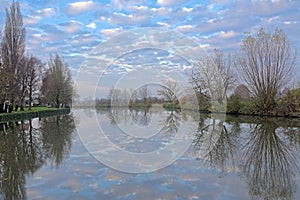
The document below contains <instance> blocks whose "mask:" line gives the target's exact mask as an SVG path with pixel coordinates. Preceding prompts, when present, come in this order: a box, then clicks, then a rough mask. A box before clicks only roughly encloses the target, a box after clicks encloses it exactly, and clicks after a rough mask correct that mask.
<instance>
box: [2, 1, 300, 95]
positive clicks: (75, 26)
mask: <svg viewBox="0 0 300 200" xmlns="http://www.w3.org/2000/svg"><path fill="white" fill-rule="evenodd" d="M10 2H11V1H7V0H0V29H1V30H3V27H4V22H5V8H7V7H9V5H10ZM19 3H20V5H21V11H22V14H23V20H24V26H25V27H26V47H27V54H33V55H36V56H38V57H39V58H41V59H42V60H43V61H45V62H46V61H47V59H48V58H49V56H50V54H54V53H58V54H60V55H61V56H62V57H63V59H64V61H65V62H67V63H68V64H69V65H70V67H71V69H72V74H73V75H74V77H75V79H76V77H85V79H86V80H83V79H84V78H82V80H79V79H78V83H79V84H78V85H81V86H83V85H85V84H86V85H85V87H82V89H79V91H81V92H82V93H84V92H85V93H86V94H84V96H86V95H88V94H90V93H91V92H94V91H95V90H98V89H99V88H100V90H101V88H102V92H104V89H103V88H105V87H106V86H108V85H109V83H108V82H109V80H114V81H113V84H115V83H116V82H118V80H120V79H122V77H123V76H124V73H129V72H131V71H133V70H134V69H135V66H136V65H137V63H141V62H143V61H144V60H145V58H147V60H151V59H150V58H153V60H152V61H151V62H148V61H147V62H146V63H145V64H142V65H140V66H141V68H144V67H145V66H146V65H147V66H149V65H163V67H160V68H159V69H160V71H162V69H164V70H165V69H170V66H172V67H173V69H176V70H182V69H183V70H184V69H185V68H186V67H187V64H186V62H189V61H191V60H192V59H193V58H190V57H189V58H188V59H186V57H184V56H185V55H184V56H181V61H178V59H176V56H174V55H175V54H176V53H178V51H179V50H180V49H181V48H184V47H185V46H184V45H183V44H178V41H182V42H187V43H188V44H189V45H194V44H197V45H198V46H199V48H201V51H206V52H210V51H211V50H212V49H214V48H218V49H220V50H223V51H224V52H231V53H235V52H238V51H239V49H240V45H241V41H242V39H243V37H244V36H245V33H246V32H250V33H253V34H254V33H256V32H257V31H258V30H259V29H260V28H265V29H266V30H267V31H274V29H275V28H276V27H279V28H281V29H283V31H284V32H285V33H286V35H287V37H288V40H289V41H290V44H291V47H292V49H295V50H298V51H299V49H300V39H299V33H300V28H299V20H300V1H299V0H232V1H230V0H208V1H204V0H111V1H109V0H101V1H96V0H88V1H84V0H60V1H55V0H47V1H45V0H28V1H24V0H19ZM136 30H138V31H136ZM151 31H152V34H149V35H148V32H151ZM142 33H143V34H142ZM144 36H147V37H148V38H147V39H145V40H143V37H144ZM182 37H185V39H186V40H181V39H182ZM128 38H133V40H131V39H128ZM149 38H150V39H149ZM118 40H122V41H118ZM137 40H139V41H140V43H138V42H136V41H137ZM145 41H146V42H145ZM154 41H156V42H161V44H156V45H155V44H154ZM166 41H167V42H166ZM121 42H122V43H121ZM141 43H145V44H144V45H141ZM116 44H119V47H118V45H116ZM151 44H152V46H151ZM172 44H173V46H175V47H173V46H172ZM126 45H128V46H126ZM124 46H126V47H128V48H125V49H126V50H127V51H125V49H122V48H123V47H124ZM117 47H118V48H117ZM104 48H107V49H104ZM120 48H121V50H120ZM168 48H169V49H168ZM95 49H96V51H98V52H97V55H100V53H101V54H103V53H104V54H105V53H108V54H109V52H110V51H108V50H109V49H111V50H114V51H118V50H120V52H122V53H123V54H122V55H121V54H111V55H109V56H106V58H107V57H110V58H109V59H108V60H107V61H105V62H102V61H99V60H98V61H94V62H92V61H91V59H92V58H91V54H92V53H91V52H94V53H95ZM149 49H150V50H151V49H152V54H150V53H149ZM170 49H171V50H172V51H175V54H174V52H171V51H170ZM131 50H134V51H135V52H136V54H135V55H132V51H131ZM198 50H199V49H198ZM116 56H117V57H116ZM299 56H300V53H298V55H297V58H296V60H297V63H296V72H295V75H296V76H295V79H299V77H300V58H299ZM104 57H105V56H104ZM102 59H103V57H102ZM130 60H135V63H133V62H131V61H130ZM125 61H126V62H127V63H124V62H125ZM97 63H98V64H97ZM99 63H101V65H105V64H106V65H108V66H109V67H107V66H100V64H99ZM112 63H113V64H112ZM176 63H177V64H176ZM87 65H88V66H87ZM90 68H93V69H95V70H94V72H92V71H93V70H91V69H90ZM146 68H147V67H146ZM150 68H151V67H150ZM116 69H117V70H116ZM151 70H153V67H152V68H151ZM95 71H97V72H98V74H97V75H96V76H95V77H94V78H95V79H93V78H90V77H89V75H90V74H91V73H95ZM78 72H79V73H81V74H79V76H78V74H77V73H78ZM146 73H147V72H146ZM107 74H111V75H110V77H108V76H107ZM167 74H168V72H167V73H165V75H164V76H165V77H166V76H167ZM154 76H156V75H154ZM96 77H98V78H97V80H96ZM105 77H106V78H105ZM143 77H145V75H144V76H143ZM87 80H93V81H92V83H90V87H88V85H89V84H88V83H86V81H87ZM115 80H116V82H115ZM95 81H96V82H95ZM150 81H151V80H150ZM152 81H156V80H152ZM99 83H100V86H99ZM95 84H96V85H97V84H98V86H97V88H96V89H95V88H94V87H92V86H91V85H95ZM110 85H111V83H110ZM102 86H103V87H102ZM136 87H138V86H136ZM83 88H85V89H83Z"/></svg>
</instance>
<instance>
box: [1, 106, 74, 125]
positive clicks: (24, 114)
mask: <svg viewBox="0 0 300 200" xmlns="http://www.w3.org/2000/svg"><path fill="white" fill-rule="evenodd" d="M69 113H70V108H47V107H34V108H33V110H31V111H29V110H26V111H17V112H12V113H1V114H0V123H3V122H11V121H20V120H24V119H32V118H36V117H49V116H54V115H66V114H69Z"/></svg>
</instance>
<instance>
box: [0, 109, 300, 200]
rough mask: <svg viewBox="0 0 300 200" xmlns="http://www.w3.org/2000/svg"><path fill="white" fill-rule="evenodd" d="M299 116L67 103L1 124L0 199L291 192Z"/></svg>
mask: <svg viewBox="0 0 300 200" xmlns="http://www.w3.org/2000/svg"><path fill="white" fill-rule="evenodd" d="M299 155H300V120H299V119H287V118H275V117H253V116H230V115H227V116H225V115H221V114H198V113H197V112H192V111H189V112H188V111H179V110H177V111H168V110H164V109H161V108H153V109H149V110H142V109H139V110H134V109H133V110H130V109H123V108H114V109H97V110H95V109H73V110H72V112H71V114H69V115H64V116H55V117H48V118H41V119H38V118H36V119H32V120H24V121H22V122H14V123H5V124H1V127H0V199H72V200H73V199H209V200H211V199H224V200H225V199H230V200H231V199H300V170H299V169H300V159H299Z"/></svg>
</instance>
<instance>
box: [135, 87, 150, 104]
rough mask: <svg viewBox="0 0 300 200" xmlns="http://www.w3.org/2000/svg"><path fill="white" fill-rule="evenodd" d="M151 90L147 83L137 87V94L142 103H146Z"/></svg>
mask: <svg viewBox="0 0 300 200" xmlns="http://www.w3.org/2000/svg"><path fill="white" fill-rule="evenodd" d="M150 95H151V91H150V90H149V88H148V87H147V85H143V86H142V87H140V88H139V89H138V96H139V97H140V98H141V99H142V101H143V103H144V104H146V103H147V100H148V98H150Z"/></svg>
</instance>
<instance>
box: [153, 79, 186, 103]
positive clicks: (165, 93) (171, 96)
mask: <svg viewBox="0 0 300 200" xmlns="http://www.w3.org/2000/svg"><path fill="white" fill-rule="evenodd" d="M157 93H158V95H160V96H161V97H162V98H164V99H165V100H166V101H169V102H172V103H176V101H177V100H178V99H179V97H180V96H181V95H182V91H181V88H180V87H179V83H178V82H176V81H173V80H167V81H166V82H165V84H164V85H163V86H161V88H160V89H158V90H157Z"/></svg>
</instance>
